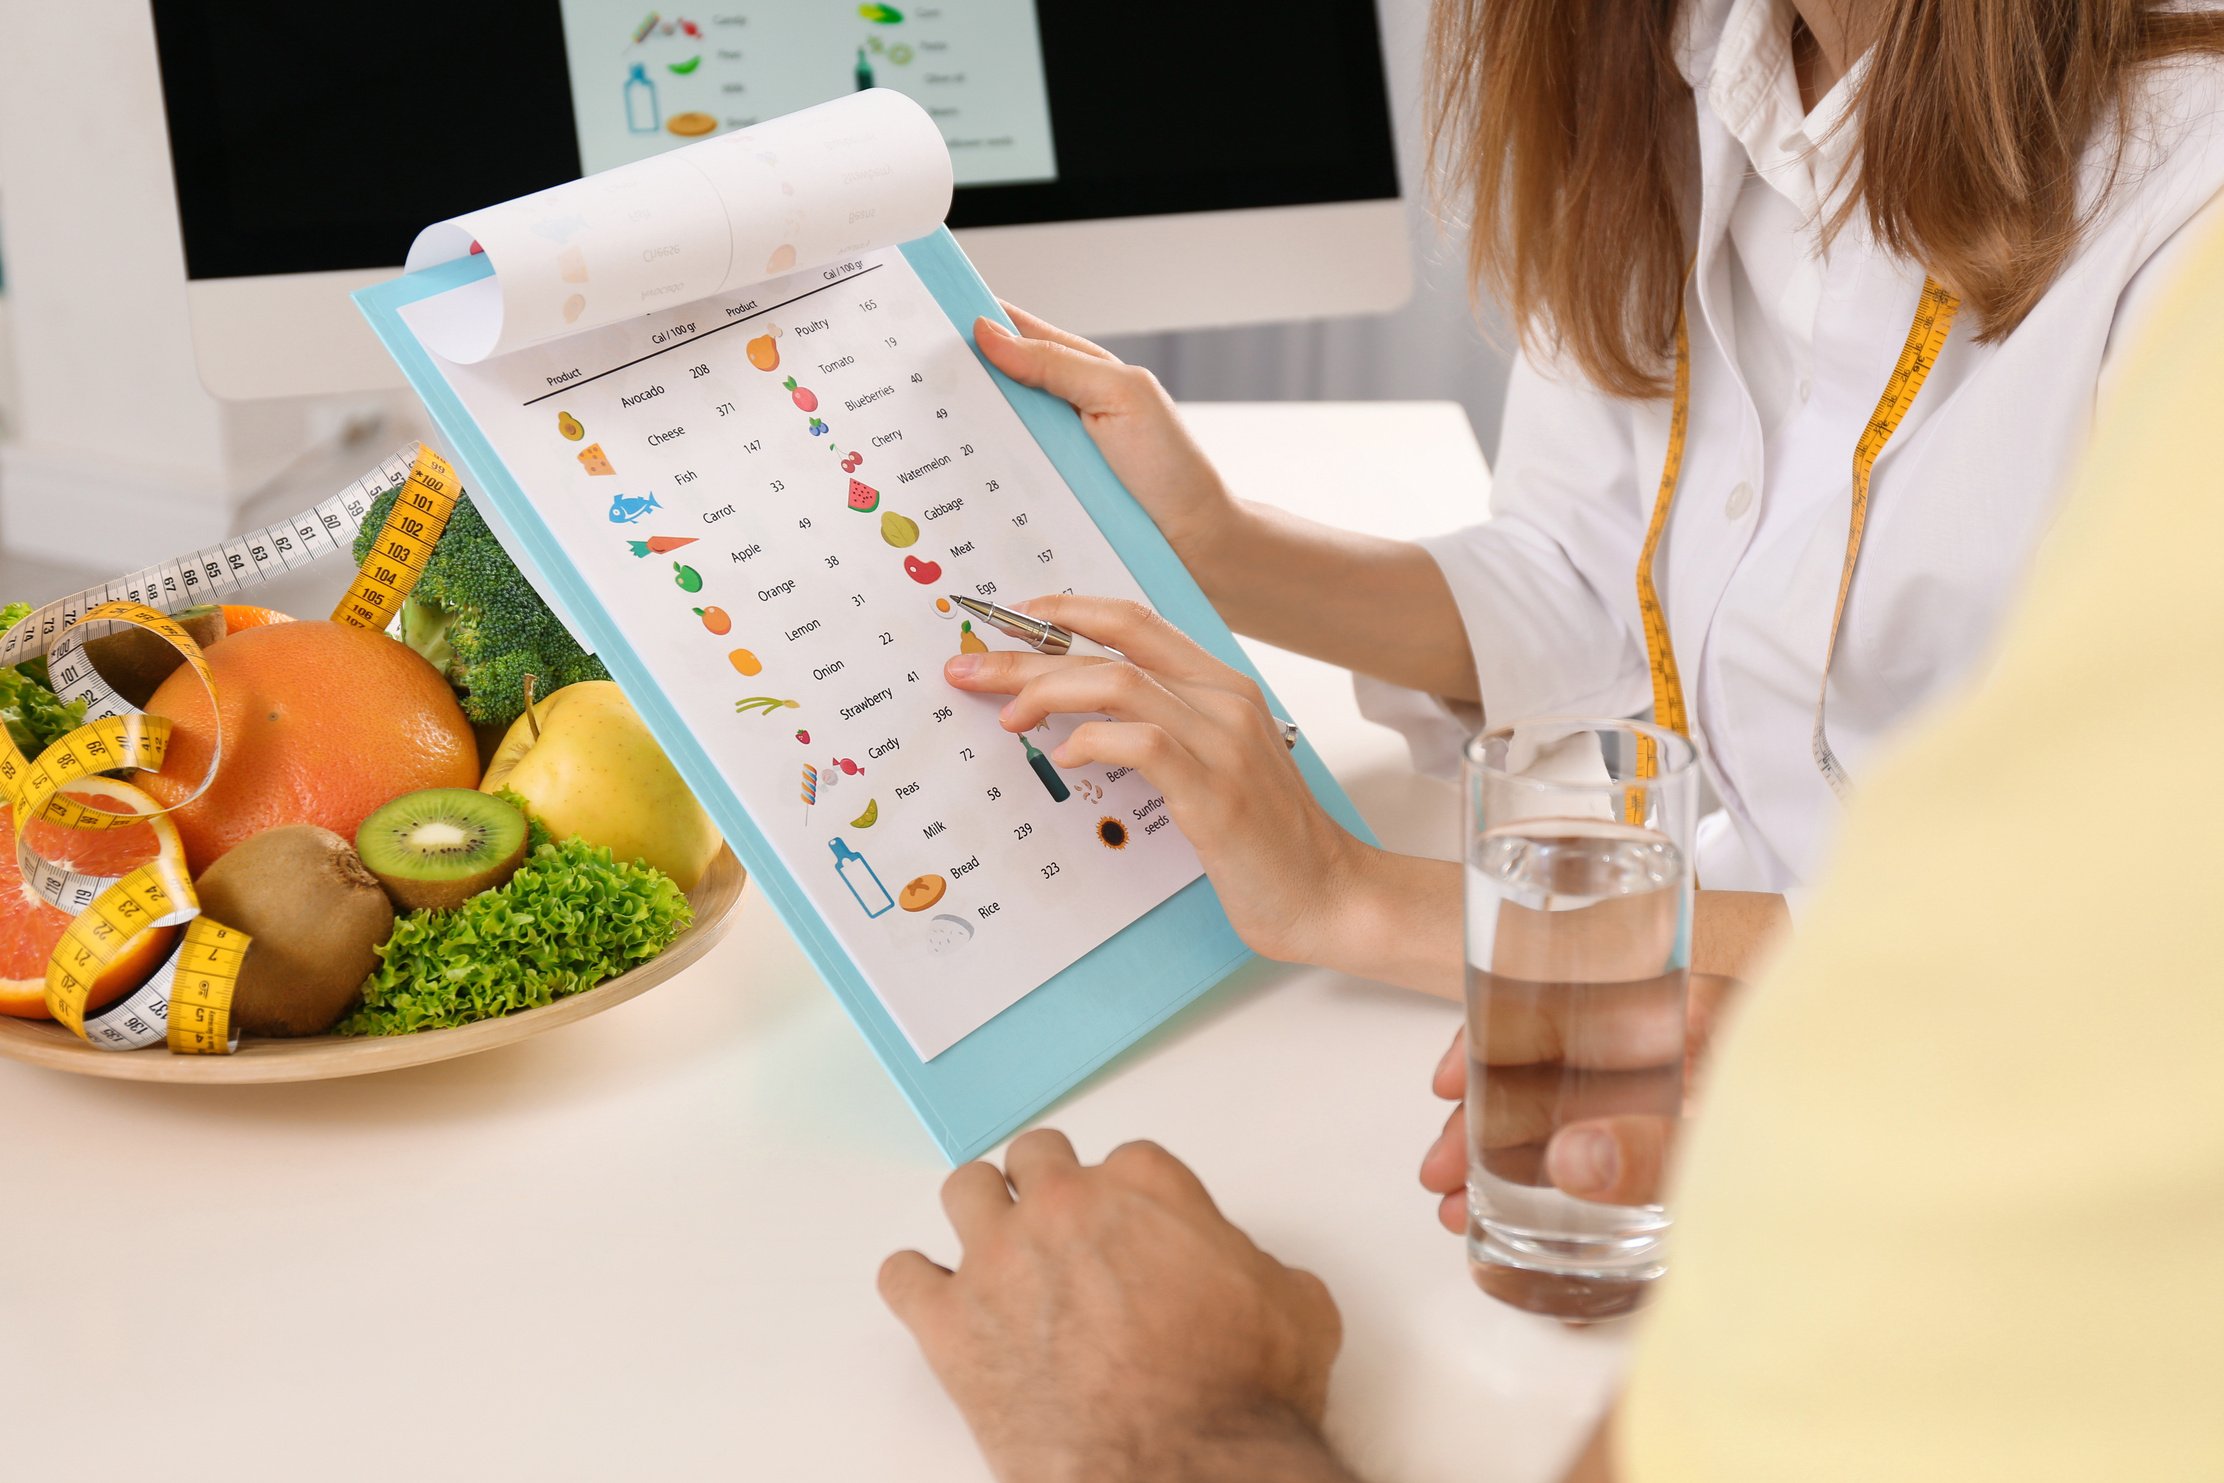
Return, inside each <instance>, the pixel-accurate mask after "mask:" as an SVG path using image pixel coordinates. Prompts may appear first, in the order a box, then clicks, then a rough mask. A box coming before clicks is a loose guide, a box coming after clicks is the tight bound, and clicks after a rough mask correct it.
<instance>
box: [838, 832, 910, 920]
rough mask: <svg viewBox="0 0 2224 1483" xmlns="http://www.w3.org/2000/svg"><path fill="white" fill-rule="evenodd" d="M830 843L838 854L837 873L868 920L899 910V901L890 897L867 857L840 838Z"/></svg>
mask: <svg viewBox="0 0 2224 1483" xmlns="http://www.w3.org/2000/svg"><path fill="white" fill-rule="evenodd" d="M827 843H828V844H829V845H830V846H832V847H833V850H834V873H835V874H836V875H838V876H840V877H841V878H842V884H843V885H845V886H847V887H849V893H850V895H852V896H855V897H856V898H857V904H858V905H859V906H861V907H863V908H864V909H865V915H866V916H868V917H877V916H879V915H881V914H882V913H883V912H890V911H894V910H895V909H896V901H895V898H894V897H892V896H890V895H889V894H888V888H887V887H886V886H884V885H882V884H881V883H880V877H879V876H878V875H876V874H874V872H873V867H872V865H871V864H870V863H869V862H868V861H867V860H866V859H865V857H864V856H863V855H860V854H858V853H857V851H855V850H853V849H851V848H850V847H849V842H848V841H846V840H844V839H843V838H842V837H841V836H840V835H836V836H835V837H834V838H833V839H831V840H828V841H827Z"/></svg>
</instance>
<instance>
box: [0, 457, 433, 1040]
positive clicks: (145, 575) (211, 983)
mask: <svg viewBox="0 0 2224 1483" xmlns="http://www.w3.org/2000/svg"><path fill="white" fill-rule="evenodd" d="M397 486H398V487H399V488H400V490H401V493H400V495H399V496H398V497H397V498H396V499H395V501H394V504H393V507H392V509H391V510H390V512H389V513H388V515H387V518H386V521H385V523H384V524H383V525H382V526H381V527H380V529H379V533H378V536H377V537H376V539H375V540H374V541H373V543H372V549H371V551H370V553H369V555H368V557H367V559H366V560H365V561H364V562H363V563H362V565H361V568H360V569H359V570H358V572H357V574H356V580H355V582H354V584H353V585H352V586H351V587H350V589H349V591H348V594H347V596H346V597H345V598H343V599H342V600H341V602H340V605H339V607H338V608H336V609H335V610H334V612H333V614H332V617H333V620H334V621H335V622H340V623H347V624H350V625H351V626H354V627H357V628H365V629H371V630H373V631H377V630H383V629H384V628H386V627H387V626H388V624H389V623H390V622H391V621H392V618H393V615H394V614H396V613H398V612H399V611H400V609H401V605H402V603H403V601H405V600H406V599H407V598H408V596H409V593H410V590H411V589H412V588H414V587H415V586H416V583H417V579H418V578H419V577H420V576H421V575H422V574H423V572H424V568H425V562H426V560H427V559H428V558H429V557H430V555H431V552H432V548H433V546H434V545H435V544H436V543H437V542H438V541H439V539H440V535H441V532H442V531H443V530H445V529H446V527H447V523H448V518H449V516H450V514H452V513H453V511H454V509H455V502H456V498H457V495H458V493H459V490H458V488H457V484H456V478H455V473H454V471H453V470H452V469H451V468H450V467H449V466H448V463H447V461H446V460H445V459H443V458H442V457H441V456H440V455H439V454H438V453H436V452H434V451H433V450H432V449H430V448H426V447H423V446H422V445H418V446H415V447H412V448H409V449H405V450H403V452H402V453H400V454H397V455H395V456H394V457H393V458H390V459H388V460H386V461H385V462H384V463H383V464H381V465H380V466H379V467H378V468H377V469H375V470H373V471H372V472H371V473H369V474H367V475H365V476H364V477H363V478H362V479H360V480H358V481H357V482H356V484H355V486H354V488H352V489H349V490H343V491H342V492H341V493H340V494H337V495H335V496H333V497H332V498H331V499H329V500H326V501H324V502H323V503H321V504H319V505H317V506H315V507H314V508H312V509H310V510H307V511H304V512H303V513H302V514H301V515H299V516H297V517H295V518H294V519H293V520H291V521H286V522H282V523H280V524H277V525H271V526H266V527H264V528H263V529H262V530H261V531H259V532H256V533H255V534H253V535H248V536H242V537H239V538H237V539H235V540H232V541H227V542H225V543H223V544H222V545H220V546H218V547H216V548H214V549H213V550H209V551H198V552H195V553H193V554H192V555H190V556H183V557H178V558H175V559H173V560H171V561H167V562H164V563H162V564H160V565H159V566H154V567H149V568H147V569H146V570H144V571H141V572H136V573H133V574H132V575H130V576H127V577H121V578H118V579H116V580H115V581H113V582H110V583H108V584H106V585H104V586H102V587H98V588H93V589H90V590H88V591H85V592H80V593H76V594H73V595H72V596H69V597H66V598H62V599H60V600H58V601H56V602H52V603H48V604H47V605H46V606H44V607H42V608H40V609H38V610H37V611H36V612H33V613H31V614H30V615H29V616H28V617H26V618H25V619H24V620H23V621H22V622H20V623H18V624H16V625H15V626H14V627H13V628H11V629H10V630H9V631H8V632H7V634H6V635H5V636H4V637H0V664H21V663H23V662H24V661H26V660H29V659H34V658H38V657H41V656H44V657H45V658H46V659H47V673H48V677H49V679H50V680H51V681H52V682H53V686H54V689H55V692H56V693H57V694H59V695H61V696H62V697H63V698H65V699H68V700H73V701H81V702H83V703H84V705H85V715H86V721H85V724H83V725H81V726H79V727H77V728H76V729H75V730H73V731H71V732H70V733H69V734H68V735H66V736H64V737H62V738H61V739H60V740H58V741H56V742H55V743H54V744H53V745H51V746H49V747H47V748H46V749H45V750H44V751H43V752H41V753H40V754H39V756H38V757H37V758H35V759H33V758H26V757H25V756H24V755H23V753H22V751H21V749H20V748H18V747H17V746H16V745H15V743H14V741H13V739H12V738H10V737H8V736H7V735H6V733H5V732H4V731H0V802H4V804H5V806H7V807H9V808H10V809H12V810H13V817H14V820H15V823H16V862H17V867H18V869H19V870H20V871H21V873H22V876H23V879H24V881H25V883H26V884H27V885H28V886H29V887H30V888H31V889H32V890H34V891H36V892H37V893H38V894H39V895H40V896H42V897H44V898H45V899H46V900H48V901H51V902H52V903H54V905H56V906H57V907H59V908H60V909H62V910H64V911H68V912H71V913H73V914H74V915H73V917H72V919H71V921H70V924H69V926H68V928H67V929H66V930H65V931H64V932H63V934H62V939H61V941H60V942H59V943H57V944H56V945H55V949H54V952H53V954H52V956H51V957H50V958H49V960H48V962H47V970H46V1005H47V1012H48V1013H50V1014H51V1015H53V1016H54V1018H55V1019H56V1020H57V1021H58V1022H60V1023H61V1024H63V1025H65V1026H67V1027H68V1028H69V1029H71V1030H72V1031H74V1032H75V1033H76V1034H78V1035H79V1036H80V1037H82V1038H83V1039H85V1040H86V1041H87V1042H88V1043H90V1044H92V1045H95V1046H99V1047H101V1048H103V1049H110V1050H136V1049H138V1048H140V1047H142V1046H147V1045H152V1044H154V1043H155V1042H157V1041H165V1040H166V1041H167V1042H168V1044H169V1047H170V1049H171V1050H172V1051H174V1052H178V1053H181V1054H212V1053H214V1054H221V1053H223V1052H225V1051H228V1050H230V1049H231V1048H232V1047H233V1045H234V1043H235V1037H234V1036H233V1035H232V1033H231V1002H232V994H233V990H234V988H235V987H236V986H237V983H238V979H239V971H240V967H241V965H242V963H244V961H245V959H246V954H247V951H248V948H249V947H250V946H251V944H252V939H251V938H250V937H249V936H248V935H247V934H246V933H244V932H241V931H239V930H238V929H237V928H233V927H228V926H226V925H224V924H223V923H221V922H216V921H212V920H211V919H209V918H208V917H206V916H203V915H201V914H200V904H199V901H198V899H197V898H196V897H195V895H194V893H193V883H192V880H191V878H190V876H189V875H188V873H187V867H186V860H185V850H184V847H183V844H182V843H181V841H180V840H179V838H178V833H177V829H176V826H175V825H173V824H172V823H171V822H170V820H169V818H168V814H169V813H170V812H172V811H173V810H174V809H176V808H182V807H184V806H185V805H186V804H188V803H191V802H192V801H193V800H194V799H196V798H198V797H200V796H201V794H202V793H203V792H205V791H206V790H207V788H208V786H209V784H210V783H211V782H213V781H214V780H215V777H216V772H217V769H218V767H219V765H220V764H221V761H222V756H223V737H222V735H221V733H219V735H218V736H217V737H216V738H215V742H214V745H213V747H212V749H211V756H210V760H209V767H208V771H207V773H206V774H205V775H204V776H203V777H202V778H201V779H200V780H199V781H198V783H197V784H196V785H195V787H194V788H193V790H192V791H191V792H190V793H189V794H188V795H187V796H186V797H185V798H183V799H181V800H180V801H179V802H178V803H177V804H174V805H172V807H171V809H163V810H156V811H153V812H149V813H129V814H126V813H113V812H110V811H108V810H106V809H101V808H96V807H93V806H91V805H89V804H86V803H81V802H78V801H77V800H76V798H75V797H73V796H72V793H73V785H75V784H78V783H80V782H83V781H86V780H91V779H97V778H99V776H100V775H101V774H104V773H108V772H113V771H119V770H123V769H134V768H136V769H143V770H149V771H158V770H160V768H161V766H162V763H163V760H164V758H165V757H166V756H167V753H168V746H169V739H170V730H171V723H170V722H169V721H168V720H167V719H166V718H164V717H161V716H150V715H147V714H145V713H144V712H142V711H140V710H138V709H137V708H136V707H134V706H132V705H131V704H130V703H128V702H127V701H125V700H124V699H123V698H122V697H121V696H119V695H118V694H117V693H116V691H115V689H114V688H113V687H112V686H110V685H109V683H108V682H107V681H106V680H105V679H104V678H102V676H101V674H100V672H99V670H98V669H97V668H96V667H95V666H94V665H93V663H92V661H91V660H90V658H88V657H87V655H86V653H85V648H86V644H87V642H88V640H89V639H90V638H92V637H95V636H97V635H98V634H99V632H101V631H104V630H107V629H112V628H116V627H131V628H139V629H143V630H145V631H147V632H149V633H152V634H154V635H156V636H157V637H158V638H160V639H162V640H163V641H164V642H165V643H168V644H169V645H170V646H171V647H172V648H174V649H176V650H177V651H178V653H179V655H180V656H181V658H182V659H183V661H184V663H185V664H186V665H187V666H189V667H190V668H191V669H192V670H193V672H194V673H195V674H196V675H197V676H198V677H199V678H200V681H201V684H202V687H203V689H204V690H205V691H206V693H207V695H208V699H209V714H210V715H212V716H214V715H217V714H218V711H217V707H216V685H215V680H214V678H213V676H212V674H211V672H210V670H209V665H208V660H207V658H206V657H205V656H204V655H203V654H202V652H201V648H200V645H199V644H197V643H195V642H194V640H193V637H192V635H191V634H189V633H187V632H186V630H185V628H184V627H183V626H182V625H181V624H179V623H177V622H176V621H175V620H174V619H172V618H170V617H168V616H166V614H165V613H164V612H162V611H158V610H157V608H156V607H155V606H153V605H152V604H157V603H160V604H166V605H168V606H170V607H173V608H182V607H188V606H192V605H194V604H198V603H204V602H210V601H213V600H215V599H217V598H218V597H222V596H230V595H233V594H234V593H237V592H241V591H244V590H246V589H247V588H249V587H250V586H253V585H255V584H258V583H260V582H264V581H268V580H270V579H271V578H273V577H276V576H278V575H280V574H282V573H283V572H286V571H290V570H292V569H294V568H295V567H298V566H300V565H302V564H304V563H305V562H309V561H316V560H319V559H322V558H324V557H327V556H330V555H332V554H333V553H334V552H352V550H353V546H354V540H355V536H356V534H357V532H358V531H360V530H361V528H362V524H363V519H364V517H365V515H366V514H367V513H368V512H369V510H370V507H371V502H372V501H373V500H374V499H376V498H377V497H378V496H379V495H380V494H382V493H384V492H385V491H386V490H389V489H394V488H396V487H397ZM33 820H46V821H48V822H50V823H53V824H56V825H59V826H61V827H64V828H69V829H114V828H121V827H125V826H128V825H133V824H145V825H147V826H149V827H150V828H152V829H153V831H154V833H155V837H156V842H157V846H158V848H157V853H156V855H155V858H154V859H152V860H149V861H147V862H145V863H144V864H142V865H140V866H138V867H137V868H135V869H133V870H131V871H129V872H128V873H126V874H124V875H122V876H120V877H104V876H97V875H91V874H87V873H84V872H79V871H75V870H72V869H71V868H69V867H68V866H66V865H62V864H57V863H56V862H54V861H52V860H49V859H47V858H45V857H44V856H43V855H41V854H39V853H38V851H36V850H35V849H33V848H32V847H31V846H30V845H29V843H28V842H27V841H26V840H25V838H24V832H23V826H24V825H26V824H28V823H29V822H31V821H33ZM167 927H182V929H183V930H182V931H181V932H180V933H179V941H178V943H177V946H176V948H175V950H174V951H173V952H172V953H171V954H170V956H169V958H168V959H167V961H165V962H164V963H163V965H162V967H161V968H160V969H159V970H158V971H157V972H156V973H155V974H154V975H153V976H152V977H151V978H149V979H148V981H147V982H146V983H145V984H143V985H142V986H140V988H138V989H137V990H136V991H134V992H133V993H131V994H130V995H128V996H126V997H125V998H124V1000H123V1001H122V1002H121V1003H119V1004H116V1005H114V1006H112V1007H109V1008H107V1009H104V1010H102V1011H101V1012H99V1013H98V1014H96V1015H93V1016H90V1017H88V1015H87V1013H86V1011H87V1007H88V1005H89V1002H90V997H91V994H92V991H93V987H94V985H95V984H97V983H98V982H99V981H100V979H101V977H102V975H103V974H104V973H105V972H106V971H107V970H108V969H109V968H110V967H112V966H113V965H114V964H115V963H116V962H117V961H118V960H119V959H121V958H122V957H123V956H124V954H125V953H127V952H129V951H130V950H131V949H132V947H133V946H134V945H135V944H136V943H138V942H140V941H141V940H142V939H143V938H145V937H146V936H147V935H148V934H149V933H152V932H155V931H158V930H161V929H163V928H167Z"/></svg>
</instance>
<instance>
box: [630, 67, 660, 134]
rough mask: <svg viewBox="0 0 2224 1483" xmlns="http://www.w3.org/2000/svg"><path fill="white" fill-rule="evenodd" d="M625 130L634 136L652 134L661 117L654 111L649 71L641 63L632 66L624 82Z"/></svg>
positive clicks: (653, 89) (652, 85) (652, 89)
mask: <svg viewBox="0 0 2224 1483" xmlns="http://www.w3.org/2000/svg"><path fill="white" fill-rule="evenodd" d="M625 105H626V128H628V129H629V130H631V131H632V132H634V133H636V134H654V133H655V132H656V129H657V125H658V124H660V123H662V122H663V117H662V116H661V115H660V114H659V113H658V112H657V111H656V84H655V83H654V82H651V81H650V80H649V70H648V68H646V67H644V66H643V65H642V64H641V63H639V62H635V63H634V64H633V71H632V73H631V74H630V75H628V76H627V78H626V81H625Z"/></svg>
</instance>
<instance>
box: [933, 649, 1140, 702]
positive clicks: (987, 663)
mask: <svg viewBox="0 0 2224 1483" xmlns="http://www.w3.org/2000/svg"><path fill="white" fill-rule="evenodd" d="M1110 662H1111V661H1109V660H1104V659H1098V658H1096V657H1094V656H1088V657H1084V656H1081V655H1078V654H1027V653H1019V652H1016V651H1014V650H1010V649H992V650H990V651H989V652H988V653H986V654H958V655H954V656H952V657H951V658H949V659H946V660H944V661H943V663H942V678H944V679H945V680H948V681H949V682H950V684H951V685H952V686H953V687H955V688H957V689H959V690H969V691H971V692H973V693H974V694H976V695H1017V694H1018V693H1019V692H1020V691H1022V690H1024V689H1026V688H1027V686H1028V685H1029V684H1031V683H1033V682H1034V681H1036V680H1039V679H1041V678H1042V677H1043V676H1044V675H1047V674H1055V673H1057V672H1058V671H1059V670H1062V669H1078V668H1081V667H1082V666H1084V665H1093V664H1107V663H1110Z"/></svg>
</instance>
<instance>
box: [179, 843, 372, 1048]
mask: <svg viewBox="0 0 2224 1483" xmlns="http://www.w3.org/2000/svg"><path fill="white" fill-rule="evenodd" d="M193 885H194V889H195V891H196V892H197V893H198V894H199V896H200V898H201V910H203V911H205V912H207V913H208V914H209V916H211V917H213V918H214V919H215V920H217V921H219V922H222V923H223V924H224V925H225V926H227V927H237V928H238V929H239V930H240V931H242V932H245V933H246V934H247V935H248V936H249V937H251V938H253V939H254V941H253V942H251V943H250V944H249V945H248V948H247V957H246V960H245V961H244V962H242V963H241V964H240V970H239V984H238V987H237V988H235V989H234V990H233V991H232V1023H233V1024H235V1025H237V1026H238V1027H239V1028H240V1031H241V1032H242V1033H243V1034H248V1035H320V1034H322V1033H323V1032H325V1031H326V1030H329V1029H331V1028H332V1027H333V1026H334V1025H336V1024H338V1023H339V1022H340V1020H341V1018H342V1017H343V1016H345V1015H346V1014H347V1012H348V1011H349V1010H351V1009H353V1008H354V1007H355V1004H356V1001H357V998H358V997H359V996H360V994H361V993H362V989H363V980H364V979H366V978H368V977H370V976H371V970H373V969H374V968H376V967H377V966H378V949H379V945H380V944H381V943H383V942H385V941H386V939H387V938H389V937H391V936H392V935H393V933H394V906H393V903H392V902H390V901H388V900H387V899H386V892H385V890H384V889H382V888H381V887H380V885H379V883H378V877H377V876H375V875H372V874H371V873H370V871H368V870H366V869H364V868H363V861H362V859H361V857H360V856H358V855H357V854H356V853H355V848H354V846H352V845H350V844H349V843H348V842H347V841H346V840H344V839H342V838H341V837H340V836H339V835H337V834H334V833H333V832H332V831H331V830H329V829H320V828H318V827H317V826H316V825H314V824H288V825H285V826H283V827H282V828H278V829H265V830H264V831H263V832H262V833H260V834H253V835H249V836H248V837H247V838H246V839H244V840H242V841H241V842H240V843H239V844H237V845H235V846H233V847H232V848H231V849H230V850H228V851H226V852H225V854H224V856H223V857H222V858H221V859H219V860H218V861H217V862H216V863H215V864H214V865H211V866H210V867H209V868H208V869H207V870H205V871H203V872H202V873H201V878H200V879H199V880H197V881H195V882H194V883H193Z"/></svg>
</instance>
